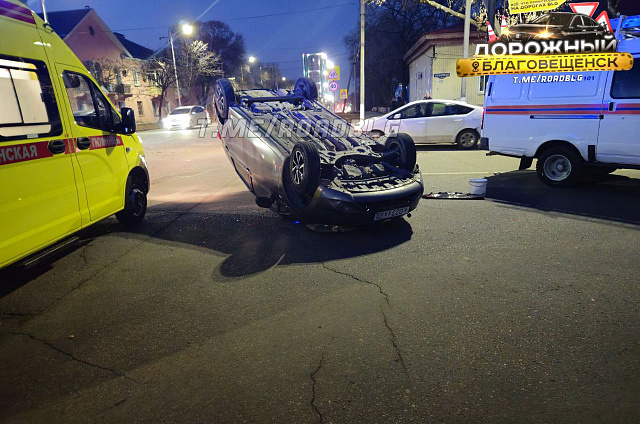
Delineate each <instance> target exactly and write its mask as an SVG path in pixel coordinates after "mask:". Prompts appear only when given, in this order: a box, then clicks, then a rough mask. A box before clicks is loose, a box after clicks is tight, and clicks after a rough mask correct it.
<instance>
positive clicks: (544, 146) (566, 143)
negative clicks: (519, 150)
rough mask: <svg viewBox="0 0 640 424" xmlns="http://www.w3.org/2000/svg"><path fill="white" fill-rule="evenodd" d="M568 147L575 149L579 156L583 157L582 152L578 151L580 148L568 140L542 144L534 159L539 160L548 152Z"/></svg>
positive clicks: (550, 141)
mask: <svg viewBox="0 0 640 424" xmlns="http://www.w3.org/2000/svg"><path fill="white" fill-rule="evenodd" d="M561 146H562V147H568V148H570V149H573V150H574V151H575V152H576V153H577V154H578V155H580V156H582V153H580V150H578V148H577V147H576V146H575V145H574V144H573V143H571V142H569V141H566V140H549V141H545V142H544V143H542V144H541V145H540V146H539V147H538V149H537V150H536V153H535V154H534V155H533V157H534V158H539V157H540V155H541V154H542V153H543V152H545V151H546V150H549V149H552V148H554V147H561Z"/></svg>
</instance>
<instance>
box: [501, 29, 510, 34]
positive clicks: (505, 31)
mask: <svg viewBox="0 0 640 424" xmlns="http://www.w3.org/2000/svg"><path fill="white" fill-rule="evenodd" d="M509 34H511V31H509V28H505V29H504V30H503V31H502V35H509Z"/></svg>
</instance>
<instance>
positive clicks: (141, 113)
mask: <svg viewBox="0 0 640 424" xmlns="http://www.w3.org/2000/svg"><path fill="white" fill-rule="evenodd" d="M138 115H140V116H144V109H143V108H142V102H138Z"/></svg>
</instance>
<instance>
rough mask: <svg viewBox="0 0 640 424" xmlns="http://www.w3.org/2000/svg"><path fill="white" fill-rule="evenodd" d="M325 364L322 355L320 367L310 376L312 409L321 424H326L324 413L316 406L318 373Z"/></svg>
mask: <svg viewBox="0 0 640 424" xmlns="http://www.w3.org/2000/svg"><path fill="white" fill-rule="evenodd" d="M323 362H324V353H323V354H322V356H321V357H320V362H319V363H318V366H317V367H316V369H315V370H314V371H313V372H312V373H311V374H309V376H310V377H311V402H310V405H311V409H313V411H314V412H315V413H316V415H318V419H319V420H320V424H322V423H324V416H323V415H322V412H320V409H319V408H318V405H316V384H317V381H316V374H318V372H319V371H320V368H322V363H323Z"/></svg>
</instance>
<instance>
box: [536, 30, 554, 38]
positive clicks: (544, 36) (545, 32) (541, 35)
mask: <svg viewBox="0 0 640 424" xmlns="http://www.w3.org/2000/svg"><path fill="white" fill-rule="evenodd" d="M552 35H553V34H552V33H550V32H549V31H543V32H541V33H540V34H538V35H536V38H549V37H551V36H552Z"/></svg>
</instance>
